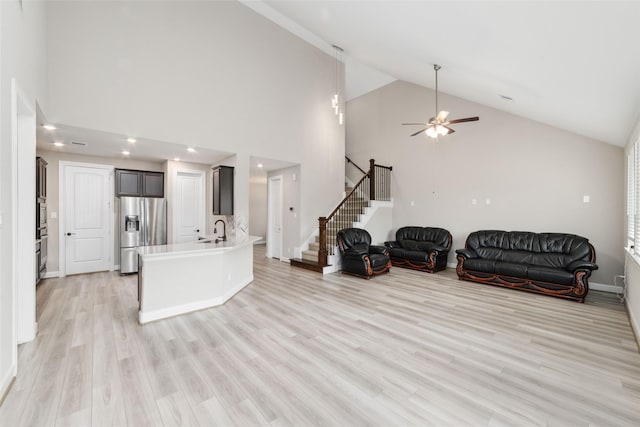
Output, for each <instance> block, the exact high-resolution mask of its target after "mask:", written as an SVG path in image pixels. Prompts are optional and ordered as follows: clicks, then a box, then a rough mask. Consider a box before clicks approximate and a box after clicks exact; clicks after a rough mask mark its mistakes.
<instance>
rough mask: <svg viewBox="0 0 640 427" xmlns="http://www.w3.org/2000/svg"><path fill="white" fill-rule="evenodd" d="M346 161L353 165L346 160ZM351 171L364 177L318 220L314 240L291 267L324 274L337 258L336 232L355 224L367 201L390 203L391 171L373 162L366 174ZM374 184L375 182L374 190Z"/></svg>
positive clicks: (367, 203)
mask: <svg viewBox="0 0 640 427" xmlns="http://www.w3.org/2000/svg"><path fill="white" fill-rule="evenodd" d="M347 161H348V162H349V163H353V162H351V160H350V159H349V158H348V157H347ZM354 165H355V164H354ZM355 167H357V168H358V169H359V170H360V171H361V172H362V173H364V176H363V177H362V179H361V180H360V181H359V182H358V183H357V184H356V185H355V187H353V188H350V187H347V186H345V193H346V194H347V196H346V197H345V198H344V199H343V200H342V202H340V204H339V205H338V207H336V208H335V209H334V211H333V212H332V213H331V214H330V215H329V216H327V217H320V218H319V219H318V221H319V227H318V233H317V234H316V235H315V240H314V241H313V242H309V245H308V246H309V247H308V248H307V249H306V250H303V251H302V257H301V258H298V259H296V258H294V259H291V265H293V266H296V267H301V268H305V269H307V270H313V271H317V272H324V271H325V267H330V264H329V261H330V259H331V258H332V257H333V256H337V255H336V235H337V234H338V231H340V230H342V229H343V228H349V227H353V226H354V222H359V221H360V219H361V216H362V215H363V214H364V212H365V209H366V208H368V207H369V206H370V201H372V200H390V187H391V185H390V184H391V180H390V172H391V170H392V169H391V167H388V166H380V165H376V164H375V161H374V160H373V159H371V160H370V169H369V171H368V172H365V171H364V170H362V169H361V168H360V167H358V166H357V165H355ZM376 181H377V182H378V187H377V188H376Z"/></svg>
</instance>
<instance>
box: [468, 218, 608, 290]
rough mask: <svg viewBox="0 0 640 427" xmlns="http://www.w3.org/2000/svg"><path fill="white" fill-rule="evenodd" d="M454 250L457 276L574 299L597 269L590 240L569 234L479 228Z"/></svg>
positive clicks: (587, 288)
mask: <svg viewBox="0 0 640 427" xmlns="http://www.w3.org/2000/svg"><path fill="white" fill-rule="evenodd" d="M456 253H457V258H458V266H457V268H456V272H457V273H458V278H459V279H460V280H468V281H472V282H478V283H486V284H491V285H497V286H504V287H507V288H512V289H520V290H523V291H528V292H536V293H539V294H545V295H552V296H556V297H561V298H568V299H572V300H576V301H579V302H584V299H585V297H586V296H587V293H588V292H589V283H588V279H589V276H591V272H592V271H594V270H597V269H598V266H597V265H596V264H595V261H596V252H595V249H594V247H593V245H591V244H590V243H589V240H587V239H586V238H584V237H580V236H576V235H574V234H563V233H530V232H524V231H500V230H482V231H476V232H473V233H471V234H469V236H468V237H467V241H466V244H465V249H458V250H456Z"/></svg>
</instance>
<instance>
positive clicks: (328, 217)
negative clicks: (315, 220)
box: [326, 173, 369, 221]
mask: <svg viewBox="0 0 640 427" xmlns="http://www.w3.org/2000/svg"><path fill="white" fill-rule="evenodd" d="M368 176H369V173H366V174H365V175H364V176H363V177H362V178H360V181H358V183H357V184H356V185H355V186H354V187H353V189H352V190H351V191H349V194H347V195H346V196H345V198H344V199H342V201H341V202H340V204H339V205H338V206H337V207H336V208H335V209H334V210H333V212H331V213H330V214H329V216H327V217H326V218H327V221H329V220H330V219H331V218H333V216H334V215H335V214H336V213H337V212H338V211H339V210H340V208H341V207H342V206H343V205H344V204H345V203H346V202H347V200H349V197H351V195H352V194H353V193H354V192H355V191H356V190H357V189H358V187H359V186H360V185H361V184H362V182H363V181H364V180H365V179H367V177H368Z"/></svg>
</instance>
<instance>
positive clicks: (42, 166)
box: [36, 157, 47, 199]
mask: <svg viewBox="0 0 640 427" xmlns="http://www.w3.org/2000/svg"><path fill="white" fill-rule="evenodd" d="M46 198H47V161H46V160H45V159H43V158H42V157H36V199H46Z"/></svg>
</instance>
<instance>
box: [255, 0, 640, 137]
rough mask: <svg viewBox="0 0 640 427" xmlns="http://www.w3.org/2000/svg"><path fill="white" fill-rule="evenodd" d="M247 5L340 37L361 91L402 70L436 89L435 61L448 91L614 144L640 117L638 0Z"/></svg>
mask: <svg viewBox="0 0 640 427" xmlns="http://www.w3.org/2000/svg"><path fill="white" fill-rule="evenodd" d="M244 3H245V4H247V5H248V6H250V7H253V8H254V9H255V10H258V11H259V12H260V13H263V14H264V15H265V16H267V17H269V18H270V19H272V20H274V21H276V22H278V21H279V22H278V23H280V24H281V25H283V26H285V27H288V29H289V30H291V31H293V32H296V33H297V34H299V35H300V34H302V33H304V34H306V35H308V36H310V37H311V38H314V39H315V41H316V43H315V44H316V45H318V44H319V43H320V44H322V43H324V44H325V45H326V47H327V49H326V50H328V51H330V49H329V47H330V45H331V44H336V45H339V46H341V47H342V48H343V49H344V51H345V53H346V55H347V57H348V59H351V60H355V61H356V62H355V65H357V66H350V65H349V61H347V73H349V74H350V75H348V76H347V84H350V85H351V86H353V85H354V84H356V83H357V84H358V85H359V87H357V88H355V89H354V88H353V87H351V88H349V87H348V88H347V94H351V95H352V96H354V94H355V95H359V94H361V93H362V92H365V91H366V90H367V88H366V87H365V86H366V85H367V84H369V89H373V88H375V87H376V86H380V85H381V84H385V83H388V82H389V81H392V80H393V79H400V80H405V81H408V82H412V83H416V84H420V85H423V86H426V87H430V88H433V87H434V76H433V64H434V63H437V64H440V65H442V70H441V72H440V76H439V77H440V81H439V86H440V90H441V91H442V92H445V93H448V94H451V95H455V96H458V97H461V98H464V99H468V100H471V101H475V102H479V103H481V104H484V105H488V106H491V107H495V108H498V109H501V110H504V111H508V112H511V113H513V114H517V115H520V116H524V117H527V118H530V119H533V120H536V121H540V122H543V123H547V124H549V125H552V126H556V127H559V128H562V129H566V130H569V131H572V132H575V133H578V134H581V135H585V136H588V137H591V138H594V139H598V140H601V141H604V142H607V143H611V144H615V145H619V146H624V145H625V143H626V142H627V139H628V138H629V135H630V132H631V131H632V129H633V127H634V125H635V124H636V122H637V121H638V119H639V115H640V49H639V47H638V40H640V2H609V1H607V2H576V1H571V2H515V1H513V2H509V1H501V2H484V1H470V2H455V1H446V2H444V1H443V2H434V1H424V2H418V1H414V2H400V1H300V2H294V1H267V2H258V3H260V4H259V5H258V6H256V2H253V1H251V2H249V1H245V2H244ZM251 4H253V5H251ZM318 41H319V43H318ZM321 47H322V46H321ZM501 95H503V96H506V97H510V98H512V100H511V101H509V100H505V99H504V98H503V97H501Z"/></svg>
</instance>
